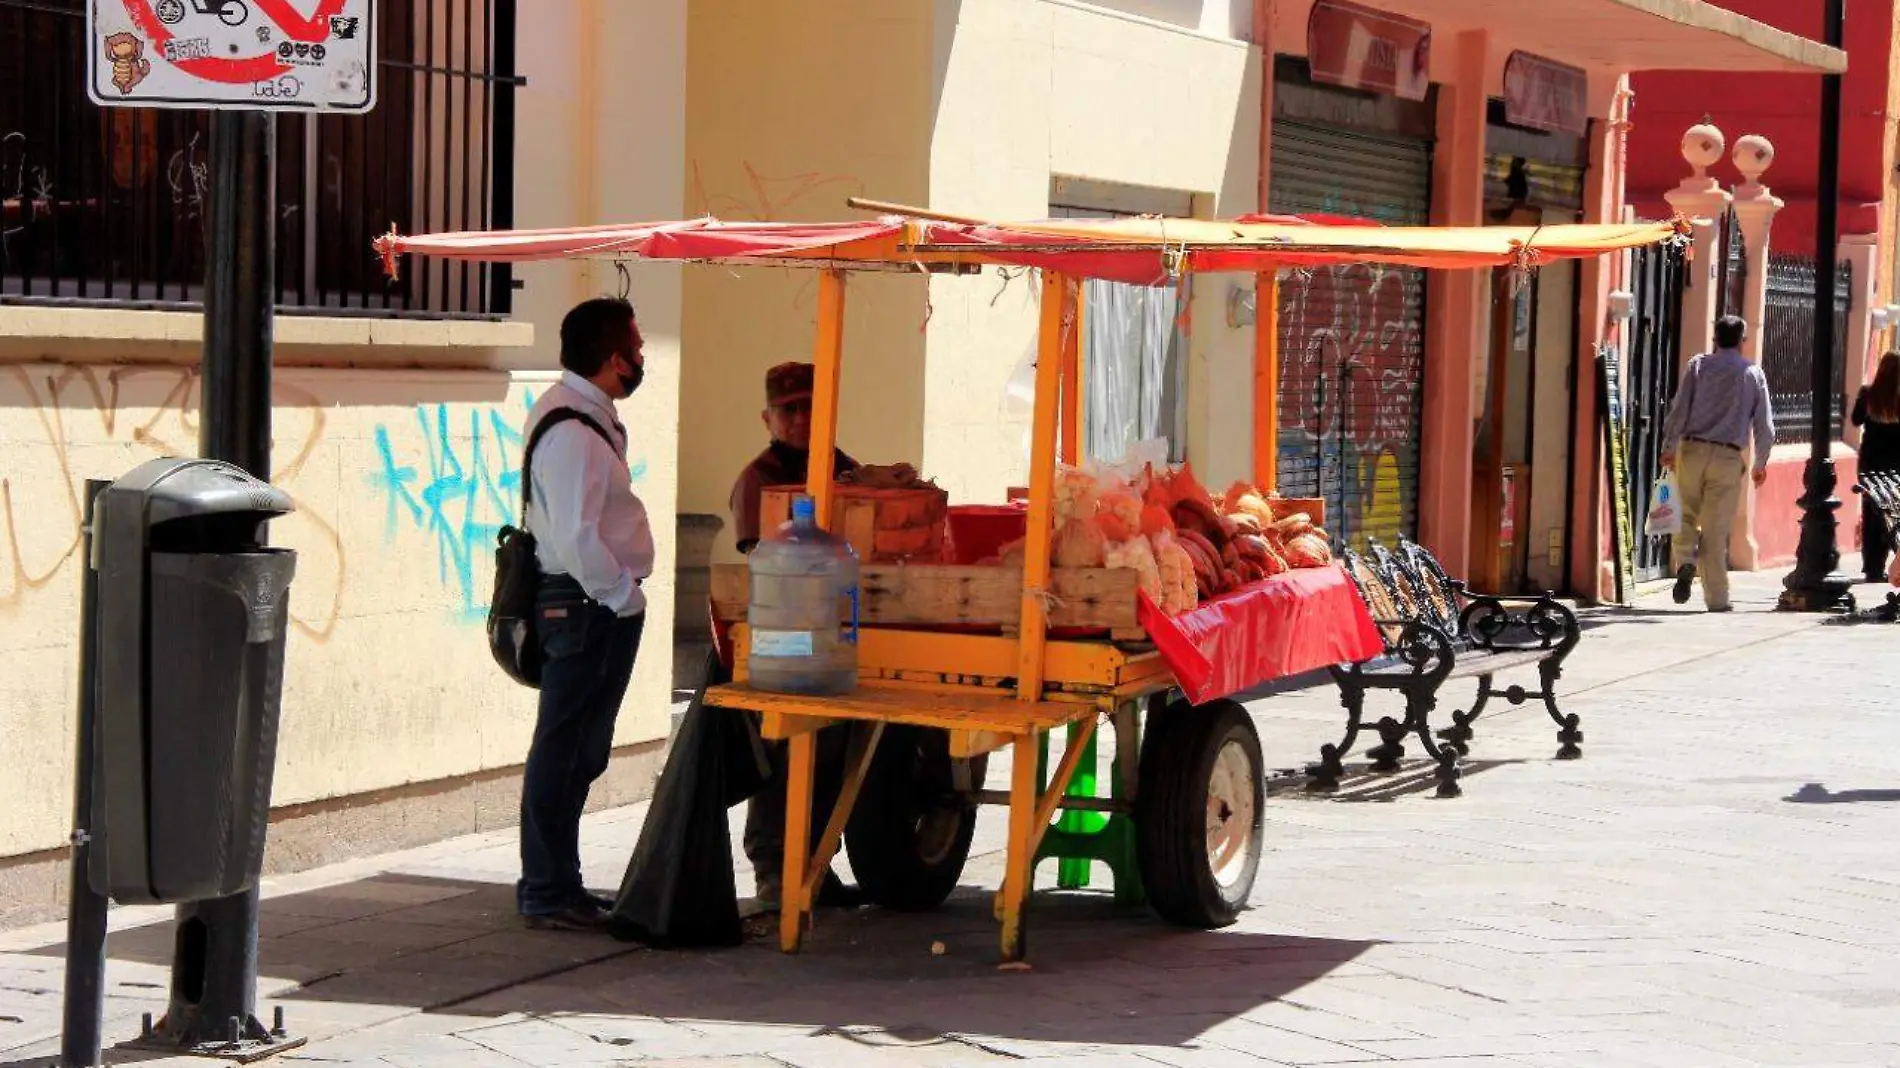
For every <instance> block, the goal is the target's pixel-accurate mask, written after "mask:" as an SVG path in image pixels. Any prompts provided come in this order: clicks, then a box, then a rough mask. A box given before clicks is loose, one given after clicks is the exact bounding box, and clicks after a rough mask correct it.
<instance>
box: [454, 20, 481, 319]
mask: <svg viewBox="0 0 1900 1068" xmlns="http://www.w3.org/2000/svg"><path fill="white" fill-rule="evenodd" d="M474 22H475V12H474V9H473V7H472V6H471V7H464V8H463V9H462V67H463V69H465V70H467V69H473V68H474V66H475V27H474ZM482 29H483V30H484V31H485V30H487V27H486V26H484V27H482ZM450 58H454V57H453V56H452V55H451V57H450ZM474 94H475V83H474V82H473V81H470V80H468V79H463V81H462V143H461V144H460V145H459V146H458V154H459V155H460V156H461V157H462V210H461V225H459V226H457V227H456V229H458V230H473V229H475V228H474V227H473V226H470V225H468V223H469V217H468V211H469V205H470V204H471V203H473V201H471V200H470V197H471V196H472V195H473V191H472V190H471V188H470V186H471V185H472V184H473V183H472V182H471V181H470V174H469V164H470V162H472V161H473V159H474V156H475V139H474V118H475V99H474ZM471 270H472V267H471V266H470V264H469V262H468V261H467V260H464V261H462V287H461V296H462V306H463V307H467V306H468V282H469V273H470V271H471Z"/></svg>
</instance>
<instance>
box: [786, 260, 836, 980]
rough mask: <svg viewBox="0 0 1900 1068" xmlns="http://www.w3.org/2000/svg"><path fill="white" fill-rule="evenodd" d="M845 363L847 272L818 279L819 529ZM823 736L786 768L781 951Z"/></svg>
mask: <svg viewBox="0 0 1900 1068" xmlns="http://www.w3.org/2000/svg"><path fill="white" fill-rule="evenodd" d="M843 358H844V272H843V271H841V270H838V269H836V268H829V269H827V270H825V271H823V272H821V273H820V274H819V276H818V335H817V339H816V340H815V341H814V342H813V344H812V391H811V465H810V467H809V468H808V469H807V473H806V479H805V492H807V493H809V494H811V497H812V503H813V504H814V505H815V506H816V511H817V519H818V525H819V526H821V527H825V528H827V529H829V528H830V526H831V495H832V494H831V490H832V486H831V480H832V477H833V476H834V474H835V472H834V471H833V467H834V466H835V463H834V457H835V455H836V453H835V450H836V447H837V443H838V375H839V370H840V365H841V364H842V362H843ZM816 746H817V737H816V736H815V735H814V734H812V733H811V732H810V731H805V732H801V733H799V734H797V735H795V736H794V737H793V738H792V739H791V741H790V743H789V750H790V751H789V753H788V754H787V757H788V759H787V761H786V768H785V839H784V841H785V861H784V867H783V868H782V869H781V874H780V876H779V948H780V949H782V950H784V951H785V952H787V953H790V952H793V951H795V950H797V949H798V947H799V943H800V942H802V941H803V939H804V935H805V923H806V917H807V916H809V915H810V913H811V906H812V895H811V894H810V893H808V892H807V889H808V888H807V885H806V884H807V883H810V882H813V880H812V879H811V877H810V868H811V860H812V855H811V847H812V841H811V805H812V790H813V785H814V782H813V780H814V777H815V775H816V772H817V761H816V755H817V749H816Z"/></svg>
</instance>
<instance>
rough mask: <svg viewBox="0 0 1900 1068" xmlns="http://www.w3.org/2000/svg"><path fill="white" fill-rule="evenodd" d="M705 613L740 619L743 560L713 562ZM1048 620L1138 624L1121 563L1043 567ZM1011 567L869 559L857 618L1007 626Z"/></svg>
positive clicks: (1013, 599) (1017, 607)
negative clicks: (872, 563) (883, 563)
mask: <svg viewBox="0 0 1900 1068" xmlns="http://www.w3.org/2000/svg"><path fill="white" fill-rule="evenodd" d="M712 578H713V582H712V597H713V613H714V615H715V616H716V617H717V618H718V619H720V620H722V621H725V622H740V621H743V620H744V619H745V616H746V606H747V604H748V603H750V601H751V573H750V572H749V571H747V569H746V566H745V565H744V564H718V565H715V566H714V567H713V576H712ZM1049 584H1050V586H1051V588H1052V593H1053V596H1052V598H1051V603H1050V614H1049V625H1050V626H1052V627H1088V628H1095V629H1107V630H1114V631H1132V630H1138V629H1139V628H1140V626H1141V623H1140V621H1139V620H1138V619H1137V618H1136V615H1135V605H1136V600H1135V591H1136V590H1137V588H1138V576H1137V575H1136V574H1135V572H1134V571H1133V570H1131V569H1128V568H1114V569H1110V568H1099V567H1087V568H1083V567H1073V568H1071V567H1059V568H1056V569H1054V571H1053V572H1051V578H1050V583H1049ZM1022 614H1023V572H1022V569H1021V568H1019V567H957V566H952V565H949V564H908V565H904V566H901V567H893V566H870V567H865V568H863V569H861V570H860V572H859V577H858V620H859V622H861V623H864V624H866V625H873V626H875V625H880V624H881V625H884V626H928V625H931V624H939V625H945V626H983V627H1014V626H1016V625H1018V624H1019V623H1021V622H1022Z"/></svg>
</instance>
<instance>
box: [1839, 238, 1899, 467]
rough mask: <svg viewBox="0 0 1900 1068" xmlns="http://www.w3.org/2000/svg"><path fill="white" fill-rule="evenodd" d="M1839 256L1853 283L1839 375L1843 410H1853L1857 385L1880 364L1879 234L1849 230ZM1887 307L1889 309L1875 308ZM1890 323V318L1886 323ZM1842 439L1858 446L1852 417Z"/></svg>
mask: <svg viewBox="0 0 1900 1068" xmlns="http://www.w3.org/2000/svg"><path fill="white" fill-rule="evenodd" d="M1841 259H1843V260H1846V261H1847V262H1848V263H1849V264H1851V266H1850V267H1849V268H1848V269H1849V270H1851V271H1853V272H1854V277H1853V284H1852V286H1850V287H1849V291H1848V297H1847V299H1848V305H1847V309H1848V310H1847V349H1846V351H1847V367H1846V370H1845V371H1844V373H1843V374H1842V376H1841V377H1842V378H1843V379H1844V381H1843V382H1842V385H1843V386H1844V387H1845V390H1844V391H1845V393H1846V394H1847V395H1846V397H1844V398H1843V400H1842V403H1844V404H1846V405H1847V407H1846V408H1845V409H1843V410H1844V411H1846V412H1849V413H1851V412H1853V410H1854V398H1855V397H1858V396H1859V395H1860V387H1861V386H1863V385H1865V384H1866V382H1867V379H1868V378H1870V377H1872V375H1873V373H1874V369H1875V368H1876V367H1879V366H1880V354H1881V352H1882V351H1883V350H1882V348H1881V344H1882V340H1883V339H1882V334H1883V333H1884V330H1883V328H1882V327H1880V326H1877V325H1875V323H1874V312H1875V311H1876V310H1877V309H1876V308H1875V305H1874V301H1875V300H1878V299H1879V296H1880V292H1879V290H1880V279H1879V277H1878V274H1879V271H1880V238H1879V235H1877V234H1850V235H1847V236H1845V237H1842V238H1841ZM1878 310H1882V311H1889V313H1890V310H1889V309H1878ZM1889 325H1891V322H1890V323H1889ZM1841 430H1842V435H1841V436H1842V440H1843V441H1845V442H1846V443H1847V444H1848V445H1850V446H1852V447H1854V448H1859V447H1860V428H1858V427H1856V426H1855V425H1854V424H1853V423H1852V422H1851V421H1849V422H1847V423H1846V425H1845V426H1843V427H1842V428H1841Z"/></svg>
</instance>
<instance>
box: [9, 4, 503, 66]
mask: <svg viewBox="0 0 1900 1068" xmlns="http://www.w3.org/2000/svg"><path fill="white" fill-rule="evenodd" d="M5 2H6V0H0V3H5ZM376 65H377V66H379V67H387V68H389V69H390V70H405V71H409V72H411V73H416V74H434V75H440V76H441V77H444V78H465V79H467V80H469V81H477V82H508V83H510V84H512V85H517V86H520V85H526V84H528V79H527V78H525V77H523V76H521V75H512V74H511V75H507V76H505V77H504V76H503V75H500V74H496V73H494V72H492V71H489V72H485V71H479V70H457V69H455V68H454V67H437V66H433V65H430V64H426V63H404V62H403V61H402V60H399V59H379V60H377V61H376Z"/></svg>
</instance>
